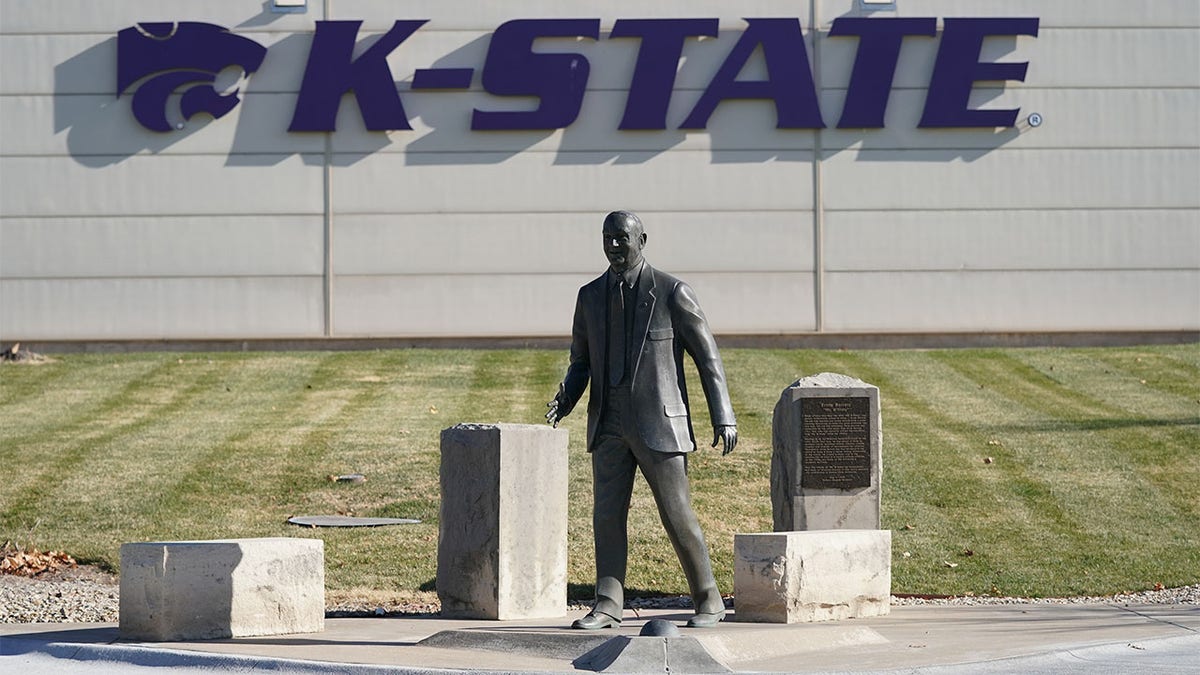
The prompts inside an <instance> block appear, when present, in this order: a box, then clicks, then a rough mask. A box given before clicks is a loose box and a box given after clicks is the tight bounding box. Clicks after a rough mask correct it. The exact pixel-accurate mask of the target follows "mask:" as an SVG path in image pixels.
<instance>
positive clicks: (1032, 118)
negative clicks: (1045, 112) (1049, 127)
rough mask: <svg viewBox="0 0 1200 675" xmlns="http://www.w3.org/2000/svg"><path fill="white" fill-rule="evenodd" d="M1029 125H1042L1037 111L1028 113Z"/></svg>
mask: <svg viewBox="0 0 1200 675" xmlns="http://www.w3.org/2000/svg"><path fill="white" fill-rule="evenodd" d="M1029 126H1031V127H1040V126H1042V116H1041V115H1040V114H1038V113H1030V114H1029Z"/></svg>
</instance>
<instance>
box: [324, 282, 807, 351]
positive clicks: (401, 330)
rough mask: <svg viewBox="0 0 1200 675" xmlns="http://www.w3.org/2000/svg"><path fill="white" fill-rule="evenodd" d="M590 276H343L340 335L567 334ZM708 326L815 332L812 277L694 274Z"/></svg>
mask: <svg viewBox="0 0 1200 675" xmlns="http://www.w3.org/2000/svg"><path fill="white" fill-rule="evenodd" d="M600 271H603V270H598V271H597V272H592V273H588V274H553V273H551V274H506V275H489V276H487V281H486V283H479V280H478V279H472V278H471V277H469V276H466V275H413V276H343V277H338V279H337V283H336V286H335V289H334V330H335V332H336V334H337V335H339V336H342V337H375V336H386V335H404V336H414V337H420V336H505V335H516V336H539V335H567V334H570V331H571V317H572V315H573V311H574V307H575V296H576V294H577V292H578V290H579V287H580V286H582V285H583V284H585V283H587V282H588V281H590V280H592V279H594V278H595V277H596V276H597V275H598V273H599V272H600ZM684 281H686V282H688V284H689V285H691V286H692V288H693V289H695V291H696V294H697V295H698V296H699V298H700V303H701V305H702V306H703V307H704V311H705V314H706V315H707V318H708V321H709V324H710V326H712V328H713V330H714V331H717V332H722V333H775V332H797V331H808V330H812V329H813V328H814V322H813V303H812V275H811V274H809V273H737V274H720V273H716V274H714V273H691V274H687V275H684Z"/></svg>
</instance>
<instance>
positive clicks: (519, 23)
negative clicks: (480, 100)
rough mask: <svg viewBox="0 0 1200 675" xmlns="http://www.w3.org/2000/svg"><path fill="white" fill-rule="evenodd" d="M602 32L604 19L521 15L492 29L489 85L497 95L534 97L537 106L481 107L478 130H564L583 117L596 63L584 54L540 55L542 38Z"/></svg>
mask: <svg viewBox="0 0 1200 675" xmlns="http://www.w3.org/2000/svg"><path fill="white" fill-rule="evenodd" d="M554 37H557V38H571V37H588V38H592V39H593V40H595V39H597V38H599V37H600V19H515V20H513V21H508V22H505V23H503V24H501V25H500V27H499V28H497V29H496V32H495V33H493V34H492V41H491V44H489V45H488V53H487V59H486V60H485V61H484V64H483V75H482V82H483V88H484V90H486V91H487V92H488V93H489V94H494V95H496V96H533V97H536V98H538V99H540V103H539V104H538V107H537V108H535V109H534V110H521V111H488V110H479V109H478V108H476V109H475V111H474V114H473V115H472V116H471V129H474V130H518V129H560V128H562V127H565V126H568V125H569V124H571V123H572V122H574V121H575V118H576V117H578V116H579V109H580V107H582V105H583V94H584V91H585V90H586V89H587V81H588V74H589V72H590V65H589V64H588V60H587V59H586V58H585V57H584V56H583V55H582V54H539V53H535V52H534V51H533V43H534V41H535V40H537V39H538V38H554Z"/></svg>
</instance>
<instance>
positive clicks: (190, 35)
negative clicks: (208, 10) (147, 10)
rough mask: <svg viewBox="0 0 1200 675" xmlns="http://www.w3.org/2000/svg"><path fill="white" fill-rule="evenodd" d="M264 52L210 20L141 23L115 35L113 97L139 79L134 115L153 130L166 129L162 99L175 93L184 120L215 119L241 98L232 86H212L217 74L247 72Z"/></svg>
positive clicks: (164, 104) (249, 41) (246, 74)
mask: <svg viewBox="0 0 1200 675" xmlns="http://www.w3.org/2000/svg"><path fill="white" fill-rule="evenodd" d="M266 53H267V48H266V47H263V46H262V45H260V44H258V43H257V42H255V41H254V40H250V39H248V38H244V37H242V36H240V35H234V34H233V33H230V32H229V31H228V30H227V29H225V28H222V27H221V26H214V25H213V24H209V23H199V22H195V21H180V22H178V23H141V24H138V25H136V26H131V27H129V28H126V29H124V30H122V31H121V32H120V33H118V34H117V96H120V95H121V94H123V93H125V91H126V90H127V89H129V88H130V87H131V86H133V85H135V84H137V83H138V82H141V83H142V84H141V86H138V87H136V88H135V89H134V92H133V116H134V117H135V118H137V121H138V122H140V123H141V124H142V126H144V127H146V128H147V129H151V130H153V131H170V130H171V123H170V122H169V121H168V120H167V100H168V99H169V98H170V96H171V95H172V94H173V93H175V92H177V91H180V92H182V96H181V98H180V100H179V111H180V113H181V114H182V115H183V118H184V119H185V120H186V119H191V118H192V116H194V115H196V114H197V113H201V112H206V113H208V114H210V115H212V116H213V117H214V118H219V117H222V116H224V115H225V114H226V113H228V112H229V111H230V110H233V108H234V107H235V106H237V104H238V102H239V100H240V99H239V98H238V92H237V90H236V89H235V90H234V91H232V92H230V93H227V94H222V93H220V92H218V91H217V90H216V88H215V87H214V86H213V85H214V84H215V83H216V80H217V75H218V74H219V73H220V72H221V71H222V70H225V69H226V68H229V67H231V66H237V67H240V68H241V69H242V71H243V73H244V75H243V77H246V76H249V75H250V74H251V73H253V72H254V71H256V70H258V67H259V66H260V65H262V61H263V57H264V56H266Z"/></svg>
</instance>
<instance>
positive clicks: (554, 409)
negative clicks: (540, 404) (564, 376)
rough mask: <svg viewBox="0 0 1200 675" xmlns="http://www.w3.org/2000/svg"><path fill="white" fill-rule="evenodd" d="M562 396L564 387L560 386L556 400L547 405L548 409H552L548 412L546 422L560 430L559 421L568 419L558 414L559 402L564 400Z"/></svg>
mask: <svg viewBox="0 0 1200 675" xmlns="http://www.w3.org/2000/svg"><path fill="white" fill-rule="evenodd" d="M562 395H563V386H562V385H561V384H560V385H558V394H557V395H555V397H554V400H553V401H550V402H549V403H547V404H546V407H547V408H549V409H550V410H548V411H547V412H546V422H547V423H548V424H550V425H552V426H553V427H554V428H555V429H557V428H558V421H559V420H561V419H562V418H564V417H566V415H560V414H558V410H559V402H560V401H561V400H562Z"/></svg>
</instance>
